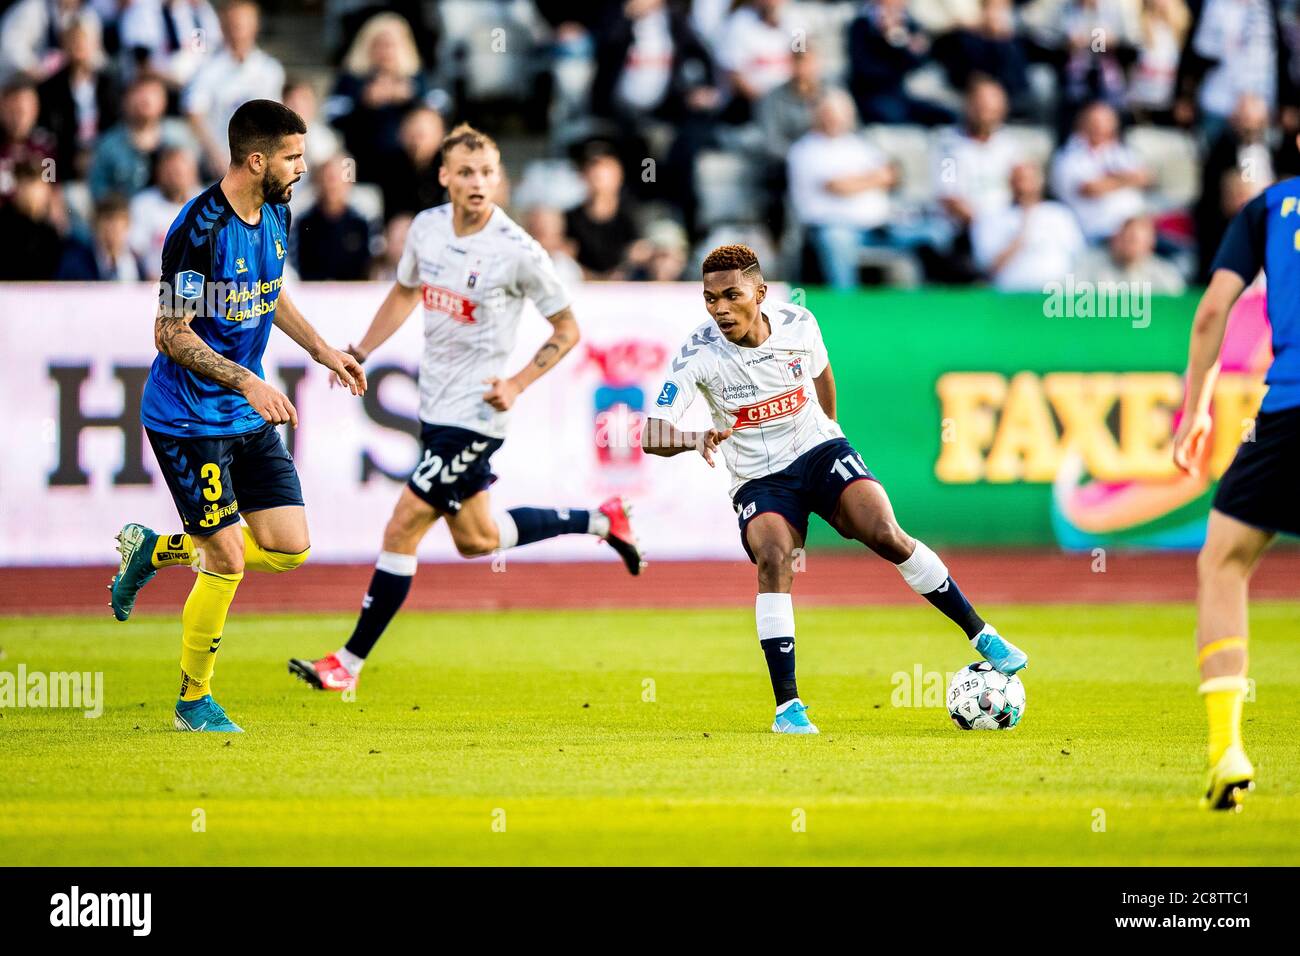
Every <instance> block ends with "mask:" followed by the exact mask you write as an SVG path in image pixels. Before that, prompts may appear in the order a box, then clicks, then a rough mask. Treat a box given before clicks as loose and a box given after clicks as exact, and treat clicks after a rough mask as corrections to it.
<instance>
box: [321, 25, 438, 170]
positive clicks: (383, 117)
mask: <svg viewBox="0 0 1300 956" xmlns="http://www.w3.org/2000/svg"><path fill="white" fill-rule="evenodd" d="M422 69H423V67H422V64H421V62H420V52H419V50H418V49H417V48H416V45H415V38H414V36H413V35H412V33H411V26H410V24H409V23H407V22H406V20H405V19H404V18H403V17H401V16H399V15H398V14H396V13H379V14H376V15H375V16H373V17H371V18H370V19H369V20H367V21H366V24H365V26H363V27H362V28H361V31H360V32H359V33H358V34H357V38H356V40H354V41H353V43H352V46H351V47H350V48H349V49H348V53H347V56H346V57H345V59H344V61H343V70H344V72H343V74H342V75H341V76H339V78H338V81H337V82H336V83H335V86H334V91H333V93H332V94H331V95H330V98H329V100H328V101H327V102H326V114H327V116H328V118H329V119H330V121H331V122H332V123H333V124H334V125H335V126H336V127H337V128H338V130H339V131H340V132H341V133H342V134H343V141H344V144H345V145H346V146H347V149H348V151H349V152H350V153H352V155H353V156H355V157H356V160H357V175H358V177H359V178H360V179H361V180H363V181H365V182H380V181H382V180H383V179H384V178H386V176H387V174H386V172H385V170H384V165H383V161H384V158H385V157H387V156H389V155H391V154H393V153H395V152H396V151H397V150H398V148H399V145H400V144H399V142H398V132H399V129H400V127H401V124H402V119H403V117H405V116H406V113H407V111H409V110H410V109H411V108H412V107H413V106H415V105H416V104H417V103H420V102H422V101H423V100H424V98H425V97H426V95H427V94H428V93H429V86H428V84H427V82H426V81H425V78H424V75H423V73H422V72H421V71H422ZM430 105H431V104H430Z"/></svg>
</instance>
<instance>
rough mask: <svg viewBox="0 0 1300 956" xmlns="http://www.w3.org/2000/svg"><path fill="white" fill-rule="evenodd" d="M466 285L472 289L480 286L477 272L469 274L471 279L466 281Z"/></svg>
mask: <svg viewBox="0 0 1300 956" xmlns="http://www.w3.org/2000/svg"><path fill="white" fill-rule="evenodd" d="M465 285H466V286H467V287H468V288H470V289H472V288H474V286H476V285H478V273H477V272H471V273H470V274H469V278H468V279H466V280H465Z"/></svg>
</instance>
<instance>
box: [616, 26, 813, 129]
mask: <svg viewBox="0 0 1300 956" xmlns="http://www.w3.org/2000/svg"><path fill="white" fill-rule="evenodd" d="M595 46H596V72H595V76H594V78H593V79H592V83H591V111H592V112H593V113H594V114H595V115H597V116H601V117H607V118H610V119H613V120H616V121H618V122H619V123H620V125H621V126H622V127H623V128H625V129H630V130H635V129H636V127H637V126H639V125H640V124H642V123H644V122H646V121H648V120H659V121H662V122H667V123H673V124H677V123H680V122H681V121H682V120H683V119H684V118H685V117H686V116H687V115H688V114H696V115H700V114H704V115H708V114H710V113H712V111H713V110H714V109H716V108H717V107H718V105H719V104H720V102H721V92H720V91H719V90H718V87H717V84H716V79H715V77H714V69H713V61H712V60H711V59H710V58H709V51H708V49H707V48H706V47H705V45H704V43H703V42H702V41H701V40H700V38H699V37H698V36H696V35H695V31H694V30H693V29H692V28H691V23H690V19H689V17H688V16H687V15H686V13H685V12H684V11H682V10H679V9H676V8H673V7H671V6H670V5H669V4H668V2H667V0H625V2H624V3H623V4H622V8H621V9H620V10H619V11H618V12H617V13H616V14H615V15H614V16H612V17H611V18H609V20H608V21H607V22H606V23H605V24H604V26H603V27H602V28H600V29H599V30H598V31H597V33H596V36H595ZM787 46H788V43H787Z"/></svg>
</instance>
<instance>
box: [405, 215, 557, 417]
mask: <svg viewBox="0 0 1300 956" xmlns="http://www.w3.org/2000/svg"><path fill="white" fill-rule="evenodd" d="M397 281H398V282H400V283H401V284H402V285H404V286H406V287H407V288H408V289H414V288H420V289H421V290H422V293H423V301H424V353H423V354H422V355H421V357H420V418H421V420H423V421H425V422H428V423H429V424H431V425H456V426H459V427H460V428H468V429H470V430H471V431H476V432H479V433H480V434H483V435H488V436H490V437H492V438H505V436H506V419H507V417H508V415H509V413H508V412H498V411H497V410H496V409H494V408H493V407H492V406H491V405H489V404H488V403H487V402H485V401H483V393H484V392H486V391H487V390H488V386H487V385H485V384H483V380H484V379H486V378H505V377H507V375H510V374H513V373H514V371H515V370H513V369H510V370H507V369H506V367H505V363H506V359H507V357H508V356H509V355H510V353H511V351H513V349H514V346H515V336H516V333H517V332H518V329H519V316H520V315H521V314H522V312H523V308H524V299H532V300H533V304H534V305H536V306H537V309H538V311H539V312H541V313H542V315H544V316H552V315H555V313H557V312H559V311H561V310H562V309H564V308H566V307H567V306H568V305H569V294H568V291H567V290H566V289H565V288H564V286H563V285H562V284H561V282H560V280H559V277H558V276H556V274H555V268H554V267H553V266H552V264H551V257H550V256H548V255H547V254H546V251H545V250H544V249H542V247H541V246H540V245H538V244H537V240H535V239H534V238H533V237H532V236H530V235H528V233H527V232H525V231H524V229H523V227H522V226H520V225H518V224H517V223H516V222H514V220H512V219H511V218H510V217H509V216H507V215H506V214H505V213H504V212H502V211H501V210H500V209H498V208H496V207H493V209H492V214H491V216H489V217H488V221H487V225H485V226H484V227H483V228H482V229H480V230H479V231H478V232H476V233H474V234H473V235H469V236H457V235H456V233H455V231H454V230H453V229H452V216H451V204H450V203H446V204H444V205H441V206H434V207H433V208H432V209H426V210H424V211H423V212H421V213H420V214H419V215H418V216H416V217H415V219H414V220H412V221H411V230H410V232H409V233H408V234H407V237H406V248H404V249H403V250H402V258H401V260H400V261H399V262H398V264H397ZM539 344H540V343H539Z"/></svg>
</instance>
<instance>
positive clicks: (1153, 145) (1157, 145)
mask: <svg viewBox="0 0 1300 956" xmlns="http://www.w3.org/2000/svg"><path fill="white" fill-rule="evenodd" d="M1124 143H1125V145H1127V146H1128V148H1129V149H1131V150H1133V152H1135V153H1137V155H1138V157H1139V158H1140V159H1141V160H1142V162H1144V163H1145V164H1146V165H1147V168H1148V169H1150V170H1151V171H1152V172H1154V173H1155V177H1156V187H1155V188H1156V192H1157V193H1158V194H1159V196H1160V198H1161V200H1163V201H1162V202H1161V207H1162V208H1171V207H1186V206H1190V205H1191V204H1192V203H1194V202H1196V198H1197V196H1199V195H1200V193H1201V159H1200V152H1199V150H1198V149H1197V145H1196V140H1195V139H1194V138H1193V137H1192V135H1191V134H1190V133H1186V132H1184V131H1182V130H1177V129H1164V128H1161V127H1157V126H1135V127H1133V128H1132V129H1130V130H1129V131H1128V132H1127V133H1125V134H1124Z"/></svg>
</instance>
